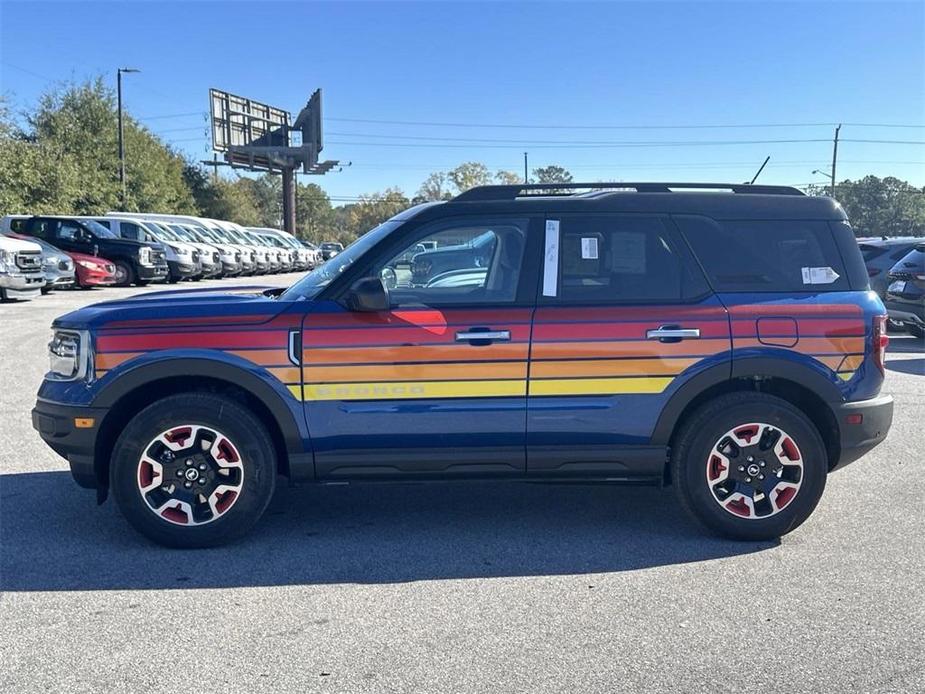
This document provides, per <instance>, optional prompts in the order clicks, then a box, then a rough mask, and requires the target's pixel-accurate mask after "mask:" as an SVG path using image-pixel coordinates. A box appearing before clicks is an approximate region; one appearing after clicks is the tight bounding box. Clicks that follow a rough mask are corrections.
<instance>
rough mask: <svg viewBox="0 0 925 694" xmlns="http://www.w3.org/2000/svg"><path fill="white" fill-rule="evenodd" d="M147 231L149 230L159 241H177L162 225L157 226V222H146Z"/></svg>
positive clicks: (175, 236)
mask: <svg viewBox="0 0 925 694" xmlns="http://www.w3.org/2000/svg"><path fill="white" fill-rule="evenodd" d="M147 224H148V229H150V230H151V231H152V232H153V233H154V235H155V236H157V237H158V238H159V239H160V240H161V241H179V240H180V239H179V238H177V235H176V234H175V233H174V232H173V230H171V229H170V228H168V227H167V226H166V225H164V224H158V223H157V222H148V223H147Z"/></svg>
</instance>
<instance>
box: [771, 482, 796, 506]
mask: <svg viewBox="0 0 925 694" xmlns="http://www.w3.org/2000/svg"><path fill="white" fill-rule="evenodd" d="M796 495H797V490H796V488H795V487H784V488H783V489H778V490H777V496H775V497H774V503H775V504H776V505H777V508H778V509H782V508H784V506H786V505H787V504H789V503H790V502H791V501H792V500H793V497H795V496H796Z"/></svg>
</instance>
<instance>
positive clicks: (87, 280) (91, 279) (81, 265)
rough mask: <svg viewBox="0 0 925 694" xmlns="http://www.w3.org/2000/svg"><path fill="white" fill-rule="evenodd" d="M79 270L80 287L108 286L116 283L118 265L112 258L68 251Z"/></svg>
mask: <svg viewBox="0 0 925 694" xmlns="http://www.w3.org/2000/svg"><path fill="white" fill-rule="evenodd" d="M68 255H69V256H71V260H73V261H74V269H75V270H76V271H77V286H78V287H108V286H110V285H113V284H115V283H116V266H115V265H113V263H112V261H111V260H106V258H99V257H97V256H95V255H87V254H86V253H68Z"/></svg>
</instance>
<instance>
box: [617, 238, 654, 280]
mask: <svg viewBox="0 0 925 694" xmlns="http://www.w3.org/2000/svg"><path fill="white" fill-rule="evenodd" d="M610 249H611V250H610V252H611V264H612V265H613V271H614V272H618V273H626V274H631V275H644V274H645V273H646V235H645V233H640V232H638V231H622V232H613V233H612V234H611V235H610Z"/></svg>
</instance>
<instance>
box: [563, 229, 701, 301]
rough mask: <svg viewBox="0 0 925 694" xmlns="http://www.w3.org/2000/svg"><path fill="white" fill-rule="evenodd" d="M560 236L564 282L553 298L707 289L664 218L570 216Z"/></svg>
mask: <svg viewBox="0 0 925 694" xmlns="http://www.w3.org/2000/svg"><path fill="white" fill-rule="evenodd" d="M559 236H560V242H559V247H560V251H559V284H558V292H557V297H556V298H555V299H551V301H558V302H584V301H587V302H607V303H646V302H664V301H681V300H684V299H687V298H693V297H694V296H698V295H702V294H704V293H705V292H706V291H707V287H706V285H705V284H704V282H703V279H702V277H699V274H700V273H699V271H695V272H691V268H690V267H689V263H687V262H685V259H684V258H683V257H682V255H681V253H680V249H678V248H677V247H676V244H674V243H673V242H672V240H671V238H670V236H669V233H668V231H667V229H666V228H665V225H664V224H663V223H662V221H661V220H659V219H656V218H652V217H610V216H590V215H582V216H580V217H579V216H575V217H568V216H564V217H561V218H560V220H559Z"/></svg>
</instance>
